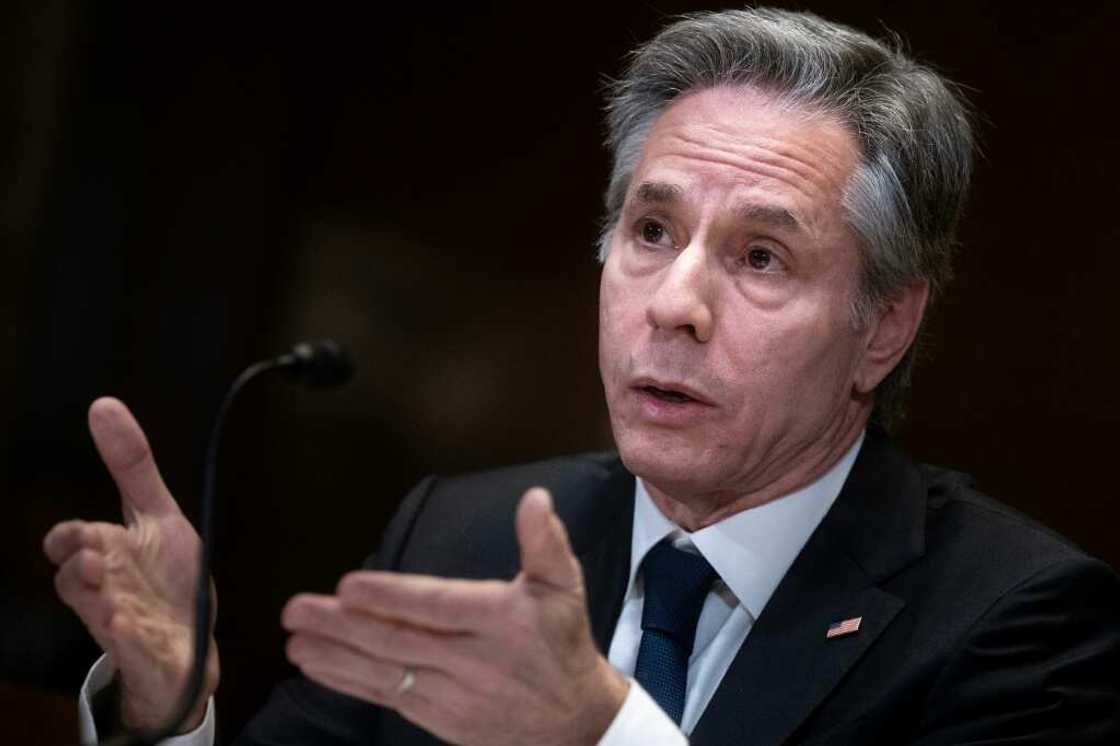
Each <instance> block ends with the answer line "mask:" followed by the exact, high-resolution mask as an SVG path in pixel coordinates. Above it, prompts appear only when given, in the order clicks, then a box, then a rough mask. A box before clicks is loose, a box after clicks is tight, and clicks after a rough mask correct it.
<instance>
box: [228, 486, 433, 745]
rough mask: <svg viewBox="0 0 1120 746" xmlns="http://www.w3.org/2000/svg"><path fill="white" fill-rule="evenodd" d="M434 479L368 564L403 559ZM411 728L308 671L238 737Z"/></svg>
mask: <svg viewBox="0 0 1120 746" xmlns="http://www.w3.org/2000/svg"><path fill="white" fill-rule="evenodd" d="M435 481H436V480H435V479H434V478H433V477H429V478H427V479H425V480H424V481H422V482H420V484H418V485H417V486H416V487H415V488H414V489H413V490H412V492H410V493H409V494H408V496H407V497H406V498H405V499H404V502H403V503H402V504H401V507H400V509H399V510H398V511H397V513H396V515H395V516H394V517H393V520H392V521H391V522H390V523H389V526H388V528H386V530H385V533H384V535H383V537H382V542H381V547H380V548H379V550H378V551H377V552H376V553H375V554H374V555H372V556H371V557H370V558H369V559H367V560H366V562H365V564H364V567H366V568H368V569H391V568H393V567H395V566H396V565H397V563H398V561H399V560H400V556H401V553H402V551H403V549H404V547H405V545H407V543H408V539H409V537H410V535H411V533H412V527H413V526H414V525H415V523H416V518H417V516H419V515H420V513H421V512H422V511H423V509H424V505H425V503H426V501H427V499H428V496H429V495H430V494H431V492H432V488H433V485H434V484H435ZM402 727H408V726H406V725H405V724H404V722H403V721H401V719H400V718H399V717H398V716H397V715H396V714H394V713H390V712H386V711H384V710H382V709H381V708H379V707H376V706H374V705H371V704H369V703H368V702H363V701H361V700H359V699H355V698H353V697H350V696H348V695H346V694H342V693H340V692H336V691H334V690H332V689H328V688H327V687H323V686H320V685H319V684H316V683H315V682H313V681H311V680H310V679H307V678H305V677H303V676H298V677H296V678H292V679H289V680H287V681H285V682H283V683H281V684H279V685H278V686H277V687H276V688H275V689H274V690H273V692H272V696H271V697H270V698H269V700H268V703H267V704H266V705H265V706H264V708H262V709H261V711H260V712H258V713H257V714H256V715H255V716H254V717H253V719H252V720H251V721H249V724H248V725H247V726H246V727H245V730H243V731H242V732H241V735H240V736H239V737H238V739H237V741H236V742H235V743H236V744H237V746H297V744H298V745H299V746H350V745H351V744H375V743H378V742H379V739H378V733H379V732H380V731H382V730H384V729H386V728H388V729H391V730H398V729H400V728H402Z"/></svg>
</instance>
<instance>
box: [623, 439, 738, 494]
mask: <svg viewBox="0 0 1120 746" xmlns="http://www.w3.org/2000/svg"><path fill="white" fill-rule="evenodd" d="M675 440H677V439H676V438H671V437H666V438H650V437H643V436H641V435H635V434H627V435H623V436H621V437H619V436H616V438H615V441H616V443H617V444H618V455H619V457H620V458H621V459H622V463H623V464H624V465H625V466H626V468H627V469H628V470H629V471H630V472H631V473H632V474H634V476H637V477H641V478H642V479H643V480H645V481H646V482H648V483H650V484H652V485H654V486H656V487H657V488H658V489H659V490H661V491H662V492H664V493H666V494H668V495H672V496H685V495H697V494H703V493H707V492H712V491H714V490H715V489H718V487H717V485H718V484H719V483H720V480H719V477H718V471H719V469H718V466H717V465H716V464H713V463H712V460H711V454H709V453H706V452H705V451H704V449H702V448H696V446H695V444H694V443H693V442H687V443H680V442H673V441H675Z"/></svg>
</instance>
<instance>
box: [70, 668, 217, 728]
mask: <svg viewBox="0 0 1120 746" xmlns="http://www.w3.org/2000/svg"><path fill="white" fill-rule="evenodd" d="M116 674H117V669H116V667H115V666H113V664H112V662H111V661H110V660H109V656H107V655H102V656H101V657H100V658H98V659H97V662H96V663H94V664H93V668H91V669H90V670H89V673H88V674H86V680H85V682H83V683H82V690H81V692H80V693H79V694H78V737H79V739H80V740H81V743H82V746H96V744H97V742H98V738H97V726H96V725H95V724H94V720H93V707H92V705H91V702H92V701H93V695H94V694H96V693H97V692H99V691H101V690H102V689H104V688H105V687H107V686H109V684H110V683H111V682H112V681H113V677H114V676H116ZM214 726H215V717H214V698H213V697H211V698H210V699H208V700H207V701H206V715H205V717H203V718H202V724H201V725H199V726H198V727H197V728H195V729H194V730H192V731H191V732H190V733H183V734H182V735H179V736H175V737H174V738H167V739H164V740H163V741H160V742H159V744H158V746H213V744H214Z"/></svg>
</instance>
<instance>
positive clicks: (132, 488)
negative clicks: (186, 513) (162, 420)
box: [89, 397, 179, 524]
mask: <svg viewBox="0 0 1120 746" xmlns="http://www.w3.org/2000/svg"><path fill="white" fill-rule="evenodd" d="M89 430H90V433H91V434H92V435H93V440H94V443H96V444H97V451H98V453H100V454H101V460H102V461H104V462H105V466H106V467H107V468H108V469H109V473H110V474H111V475H112V476H113V481H115V482H116V483H117V489H119V490H120V493H121V505H122V508H123V510H124V515H125V520H126V522H128V523H129V524H132V523H134V522H135V520H136V517H137V516H138V515H140V514H145V513H147V514H153V515H164V514H167V513H170V512H178V510H179V507H178V506H177V505H176V504H175V499H174V498H173V497H172V496H171V493H170V492H169V491H168V490H167V486H166V485H165V484H164V483H163V478H162V477H161V476H160V474H159V468H158V467H157V466H156V462H155V460H154V459H153V458H152V450H151V448H150V447H149V445H148V439H147V438H146V437H145V436H144V431H143V430H141V429H140V425H139V424H138V423H137V422H136V418H134V417H133V416H132V413H131V412H129V411H128V407H126V406H125V405H124V404H123V403H121V402H120V401H118V400H117V399H112V398H109V397H104V398H101V399H98V400H97V401H95V402H94V403H93V404H92V405H91V406H90V408H89Z"/></svg>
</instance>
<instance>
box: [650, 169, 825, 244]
mask: <svg viewBox="0 0 1120 746" xmlns="http://www.w3.org/2000/svg"><path fill="white" fill-rule="evenodd" d="M683 196H684V189H682V188H681V187H679V186H677V185H676V184H669V183H667V182H664V181H643V182H642V183H641V184H639V185H638V188H637V189H636V190H635V191H634V199H635V200H636V201H638V202H643V203H646V204H654V205H671V204H674V203H675V202H677V201H679V200H680V199H681V197H683ZM736 212H737V213H738V214H739V216H740V217H741V218H742V219H743V220H744V221H746V222H749V223H762V224H763V225H766V226H769V227H771V228H781V229H784V230H794V231H800V232H805V226H804V225H802V223H801V221H800V220H798V219H797V216H795V215H794V214H793V213H792V212H790V211H789V210H787V209H786V208H784V207H777V206H776V205H760V204H758V203H755V202H746V203H744V204H741V205H739V206H738V207H737V208H736Z"/></svg>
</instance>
